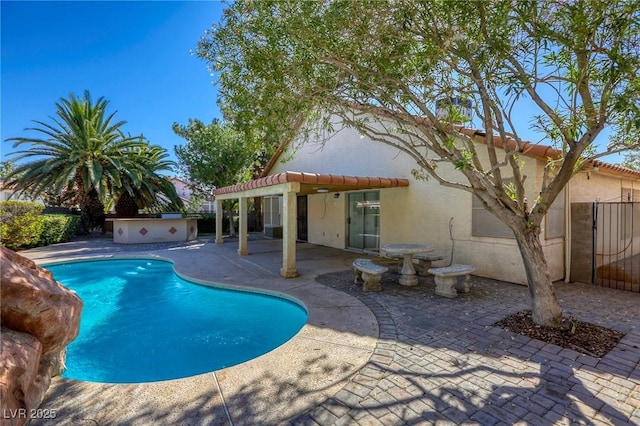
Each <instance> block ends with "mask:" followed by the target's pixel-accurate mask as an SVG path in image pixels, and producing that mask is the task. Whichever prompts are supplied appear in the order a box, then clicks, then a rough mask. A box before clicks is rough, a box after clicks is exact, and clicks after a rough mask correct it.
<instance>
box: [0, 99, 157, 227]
mask: <svg viewBox="0 0 640 426" xmlns="http://www.w3.org/2000/svg"><path fill="white" fill-rule="evenodd" d="M108 104H109V102H108V101H107V100H105V99H104V98H103V97H101V98H99V99H98V100H97V101H96V102H95V103H93V102H92V100H91V95H90V94H89V92H88V91H85V93H84V97H83V98H81V99H80V98H77V97H76V96H75V95H74V94H70V95H69V98H68V99H63V98H61V99H60V101H59V102H58V103H56V117H55V118H54V117H51V120H52V121H53V123H51V124H48V123H44V122H42V121H37V120H34V122H35V123H37V124H38V125H39V127H31V128H27V129H25V130H32V131H35V132H38V133H40V134H42V135H44V136H45V137H44V138H30V137H16V138H10V139H7V140H8V141H13V142H14V147H18V146H21V145H25V144H28V145H29V148H28V149H24V150H20V151H16V152H14V153H13V154H12V155H13V156H14V157H15V158H13V160H14V161H15V162H18V161H20V160H23V159H27V160H30V161H27V162H25V163H21V164H18V165H17V166H16V168H15V169H14V170H13V172H12V173H11V175H10V178H11V179H13V182H14V183H15V185H16V186H17V187H18V188H21V189H22V190H23V191H25V192H29V193H30V194H32V195H40V194H43V193H46V192H48V193H53V194H60V193H64V192H66V193H72V194H73V197H72V200H71V202H73V203H74V204H76V205H78V206H79V207H80V210H81V212H82V219H83V220H82V224H81V230H80V231H81V232H83V233H87V232H89V231H90V230H91V229H93V228H94V227H102V228H103V229H104V227H103V223H104V201H105V200H106V199H107V197H109V196H112V195H113V194H114V193H116V192H119V191H120V188H122V187H123V185H125V186H126V185H128V184H129V183H131V182H133V183H135V185H136V186H137V187H140V188H148V187H150V186H149V185H152V184H147V183H146V176H147V175H145V174H144V173H143V172H142V170H143V168H144V167H145V166H149V163H148V162H147V159H146V158H138V157H136V156H135V155H132V153H135V152H138V150H141V149H144V148H143V147H144V146H148V142H146V141H145V140H144V139H143V138H142V137H131V136H125V135H124V133H123V131H122V130H121V128H122V126H123V125H124V124H126V121H115V120H114V116H115V112H114V113H111V114H107V106H108ZM149 161H150V160H149ZM153 179H155V178H154V177H153V174H152V175H151V180H153ZM132 195H133V194H132Z"/></svg>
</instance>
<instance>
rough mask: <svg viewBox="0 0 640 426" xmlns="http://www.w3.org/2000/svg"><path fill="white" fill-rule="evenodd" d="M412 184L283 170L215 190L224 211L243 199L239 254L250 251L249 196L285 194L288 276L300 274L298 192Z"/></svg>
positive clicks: (285, 271) (285, 266)
mask: <svg viewBox="0 0 640 426" xmlns="http://www.w3.org/2000/svg"><path fill="white" fill-rule="evenodd" d="M403 186H409V181H408V180H407V179H403V178H381V177H366V176H344V175H333V174H318V173H304V172H282V173H278V174H274V175H269V176H265V177H262V178H259V179H255V180H252V181H250V182H245V183H240V184H237V185H232V186H226V187H224V188H218V189H216V191H215V201H216V211H218V212H222V201H224V200H230V199H238V200H239V206H240V207H239V210H240V211H239V228H240V229H239V238H238V240H239V243H238V244H239V246H238V254H239V255H241V256H246V255H248V254H249V248H248V232H247V213H248V211H247V205H248V203H247V200H248V199H249V198H254V197H265V196H269V195H282V196H283V208H282V268H281V269H280V275H282V276H283V277H285V278H292V277H296V276H298V269H297V268H296V220H297V210H296V206H297V196H298V195H307V194H316V193H318V192H344V191H353V190H363V189H380V188H394V187H403ZM222 242H223V240H222V214H217V215H216V243H217V244H222Z"/></svg>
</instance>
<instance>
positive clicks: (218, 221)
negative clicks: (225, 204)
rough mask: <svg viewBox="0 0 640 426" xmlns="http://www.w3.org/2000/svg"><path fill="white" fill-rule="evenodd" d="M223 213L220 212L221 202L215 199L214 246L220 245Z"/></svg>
mask: <svg viewBox="0 0 640 426" xmlns="http://www.w3.org/2000/svg"><path fill="white" fill-rule="evenodd" d="M223 216H224V211H223V210H222V200H218V199H217V198H216V244H222V241H223V240H222V217H223Z"/></svg>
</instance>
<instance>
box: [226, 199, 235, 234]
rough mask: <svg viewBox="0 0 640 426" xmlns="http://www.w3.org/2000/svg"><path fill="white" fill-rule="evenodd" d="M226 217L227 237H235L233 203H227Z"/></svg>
mask: <svg viewBox="0 0 640 426" xmlns="http://www.w3.org/2000/svg"><path fill="white" fill-rule="evenodd" d="M227 217H228V218H229V236H230V237H235V236H236V228H235V226H234V223H233V203H232V202H229V204H228V205H227Z"/></svg>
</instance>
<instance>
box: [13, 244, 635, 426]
mask: <svg viewBox="0 0 640 426" xmlns="http://www.w3.org/2000/svg"><path fill="white" fill-rule="evenodd" d="M236 249H237V244H236V243H234V242H226V243H225V244H222V245H216V244H213V243H209V242H207V241H206V240H202V239H200V240H198V241H195V242H192V243H183V244H157V245H132V246H122V245H118V246H116V245H113V244H111V243H110V240H106V239H102V238H94V239H85V240H79V241H75V242H73V243H68V244H62V245H57V246H51V247H46V248H41V249H34V250H29V251H26V252H23V253H24V254H25V255H27V256H28V257H30V258H32V259H34V260H36V261H38V262H45V261H53V260H59V259H68V258H77V257H86V256H104V255H151V256H161V257H165V258H170V259H172V260H173V261H174V263H175V267H176V270H177V271H178V272H179V273H182V274H184V275H187V276H191V277H193V278H196V279H207V280H210V281H214V282H220V283H225V284H236V285H247V286H256V287H263V288H266V289H269V290H274V289H279V290H282V291H285V292H287V293H288V294H297V295H298V296H297V297H300V298H301V299H302V300H303V301H305V303H306V304H307V305H308V306H310V305H309V304H311V306H310V327H309V328H308V329H304V330H303V332H302V333H301V334H302V335H301V336H296V338H294V339H292V341H291V342H289V343H287V344H285V345H283V346H282V347H281V348H278V349H276V350H275V351H273V352H272V353H269V354H267V355H264V356H263V357H260V358H258V359H256V360H252V361H249V362H247V363H244V364H241V365H239V366H235V367H232V368H231V369H225V370H220V371H216V372H214V373H212V374H209V375H201V376H196V377H194V378H190V379H182V380H177V381H171V382H161V383H154V384H147V385H96V384H84V383H81V382H74V381H69V380H62V379H59V378H58V379H56V380H54V383H53V385H52V387H51V388H50V391H49V393H48V396H47V398H46V400H45V402H44V403H43V406H42V408H50V409H56V410H57V418H56V419H55V421H54V422H47V421H45V420H39V421H34V422H32V424H56V425H66V424H68V425H90V424H91V425H93V424H114V425H115V424H122V423H121V422H122V421H123V419H126V421H127V424H141V425H143V424H167V425H174V424H175V425H187V424H188V425H214V424H233V425H264V424H267V425H268V424H293V425H334V424H335V425H403V424H425V425H426V424H478V425H510V424H531V425H547V424H548V425H552V424H559V425H565V424H566V425H573V424H584V425H599V424H610V425H623V424H640V294H638V293H631V292H624V291H619V290H610V289H604V288H600V287H597V286H593V285H589V284H579V283H558V284H557V287H556V288H557V294H558V298H559V300H560V303H561V305H562V307H563V309H564V310H565V313H571V314H572V315H573V316H574V317H575V318H577V319H579V320H582V321H588V322H592V323H595V324H599V325H604V326H607V327H611V328H614V329H617V330H620V331H622V332H624V333H626V335H625V337H624V338H623V339H622V341H621V342H620V343H619V344H618V346H617V347H616V348H615V349H614V350H613V351H611V352H610V353H609V354H608V355H606V356H605V357H603V358H602V359H598V358H594V357H590V356H586V355H581V354H579V353H577V352H574V351H571V350H567V349H563V348H561V347H558V346H555V345H547V344H545V343H543V342H541V341H537V340H532V339H529V338H527V337H524V336H519V335H516V334H513V333H511V332H508V331H505V330H503V329H501V328H498V327H494V326H493V325H492V324H493V323H494V322H495V321H497V320H499V319H501V318H504V317H506V316H507V315H509V314H511V313H513V312H516V311H519V310H522V309H527V308H528V299H527V289H526V288H525V287H523V286H518V285H514V284H508V283H501V282H496V281H493V280H488V279H483V278H479V277H472V278H471V283H472V288H471V291H470V292H469V293H466V294H460V295H459V296H458V297H457V298H456V299H448V298H442V297H438V296H435V295H434V288H435V284H434V282H433V278H432V277H426V278H424V277H421V278H420V284H419V285H418V286H417V287H410V288H407V287H403V286H400V285H398V284H397V275H394V274H392V273H386V274H385V275H383V288H384V290H383V291H382V292H379V293H363V292H362V290H361V289H360V288H358V287H357V286H356V285H355V284H354V283H353V272H352V271H351V270H350V264H351V262H352V260H353V259H354V258H356V257H362V254H361V253H350V252H346V251H341V250H335V249H330V248H326V247H319V246H313V245H310V244H306V243H299V244H298V255H297V259H298V270H299V272H300V276H299V277H297V278H294V279H288V280H285V279H282V278H280V277H279V268H280V266H281V251H280V242H279V241H277V240H257V241H250V243H249V251H250V253H251V254H250V255H249V256H246V257H239V256H237V255H236V254H235V251H236ZM313 300H317V301H321V302H318V303H315V304H314V302H313ZM312 312H313V314H312ZM372 320H373V323H370V321H372ZM352 323H353V324H352ZM323 324H324V327H323ZM327 324H330V325H327ZM350 330H357V331H350ZM327 346H330V347H331V351H336V349H334V348H342V351H340V352H339V353H336V354H334V355H335V356H333V357H331V356H330V354H327V353H326V352H322V351H323V350H325V351H326V348H327ZM331 351H329V352H331ZM320 353H322V354H323V355H322V356H321V357H317V356H314V355H316V354H320ZM295 357H299V358H298V359H296V358H295ZM345 360H349V362H345ZM274 361H275V362H276V363H278V364H281V365H275V364H274ZM278 368H280V370H278ZM274 371H276V372H277V371H282V374H277V373H274ZM291 371H296V374H294V375H291V374H290V373H291ZM323 377H324V378H325V379H327V381H326V382H320V381H321V380H322V378H323ZM181 396H184V398H182V399H181V398H180V397H181Z"/></svg>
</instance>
